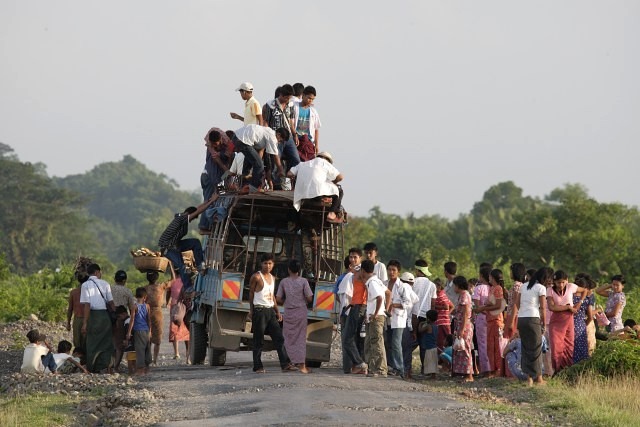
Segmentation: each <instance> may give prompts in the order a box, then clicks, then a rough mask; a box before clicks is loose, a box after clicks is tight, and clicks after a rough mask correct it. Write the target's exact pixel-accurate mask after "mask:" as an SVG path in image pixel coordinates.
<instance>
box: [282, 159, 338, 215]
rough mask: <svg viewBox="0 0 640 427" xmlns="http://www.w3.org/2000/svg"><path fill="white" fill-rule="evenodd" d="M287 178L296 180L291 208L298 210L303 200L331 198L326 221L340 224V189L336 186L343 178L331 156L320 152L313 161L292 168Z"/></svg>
mask: <svg viewBox="0 0 640 427" xmlns="http://www.w3.org/2000/svg"><path fill="white" fill-rule="evenodd" d="M287 176H288V177H289V178H294V177H295V178H296V186H295V189H294V191H293V207H294V208H296V210H298V211H299V210H300V206H301V205H302V200H303V199H313V198H315V197H320V196H329V197H331V200H332V201H331V208H329V213H328V214H327V221H329V222H340V221H341V218H339V217H338V213H339V212H340V205H341V203H342V188H341V187H340V186H339V185H337V184H338V182H340V181H342V179H343V176H342V174H341V173H340V172H339V171H338V169H336V168H335V167H334V166H333V157H331V154H330V153H328V152H326V151H322V152H320V153H318V155H317V156H316V158H315V159H312V160H309V161H307V162H302V163H300V164H298V166H296V167H293V168H291V169H290V170H289V173H288V174H287Z"/></svg>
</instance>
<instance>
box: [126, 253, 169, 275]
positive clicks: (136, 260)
mask: <svg viewBox="0 0 640 427" xmlns="http://www.w3.org/2000/svg"><path fill="white" fill-rule="evenodd" d="M131 256H132V257H133V265H134V266H135V267H136V268H137V269H138V271H140V272H141V273H146V272H147V271H159V272H160V273H164V272H165V271H167V266H168V265H169V260H168V259H167V258H165V257H163V256H162V254H161V253H160V252H156V251H152V250H151V249H147V248H144V247H143V248H140V249H136V250H135V251H131Z"/></svg>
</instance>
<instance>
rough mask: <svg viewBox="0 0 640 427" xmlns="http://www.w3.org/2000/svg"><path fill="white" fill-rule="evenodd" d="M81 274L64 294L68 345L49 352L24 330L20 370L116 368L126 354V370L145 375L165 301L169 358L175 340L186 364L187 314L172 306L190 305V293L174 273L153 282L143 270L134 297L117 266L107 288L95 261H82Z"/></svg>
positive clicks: (40, 338) (154, 355)
mask: <svg viewBox="0 0 640 427" xmlns="http://www.w3.org/2000/svg"><path fill="white" fill-rule="evenodd" d="M86 273H87V275H85V276H83V275H79V276H78V284H79V286H78V287H77V288H74V289H73V290H72V291H71V292H70V294H69V302H68V309H67V322H66V327H67V330H68V331H71V332H72V336H73V340H72V341H73V344H72V343H70V342H68V341H66V340H63V341H60V342H59V343H58V348H57V350H58V352H57V353H54V352H53V347H52V345H51V344H50V343H49V342H48V341H47V339H46V336H45V335H43V334H41V333H40V332H39V331H38V330H31V331H29V333H28V334H27V338H28V340H29V343H30V344H29V345H28V346H27V348H26V349H25V353H24V356H23V363H22V367H21V371H22V372H27V373H36V372H40V373H73V372H84V373H89V372H91V373H113V372H119V371H120V365H121V363H122V360H123V356H124V355H125V354H127V364H128V371H129V373H132V374H145V373H147V372H148V370H149V367H150V366H152V365H156V364H157V361H158V354H159V350H160V343H161V342H162V338H163V335H164V332H163V325H164V319H163V314H162V307H163V306H164V305H166V303H167V300H168V306H169V309H170V313H172V315H171V322H170V330H169V336H168V338H169V342H172V343H173V348H174V352H175V355H174V358H175V359H179V358H180V353H179V349H178V343H179V342H181V341H182V342H184V343H185V348H186V360H187V363H189V339H190V337H189V329H188V327H187V325H188V323H189V316H190V312H189V310H184V311H183V312H181V313H180V315H179V316H175V315H174V311H175V310H173V308H174V307H176V306H178V305H180V304H181V305H183V306H184V307H191V298H192V296H193V295H192V292H190V291H189V290H188V289H186V288H185V287H184V286H183V282H182V279H181V278H180V277H179V276H177V277H175V278H174V279H172V280H170V281H168V282H162V283H158V279H159V277H160V276H159V273H158V272H157V271H148V272H147V273H146V278H147V281H148V285H147V286H144V287H139V288H137V289H136V291H135V296H134V295H133V293H132V292H131V290H130V289H129V288H128V287H127V286H126V282H127V273H126V272H125V271H123V270H119V271H118V272H116V274H115V276H114V285H113V286H112V285H110V284H109V283H108V282H107V281H105V280H103V279H102V272H101V269H100V266H99V265H97V264H90V265H88V266H87V269H86ZM72 350H73V351H72ZM67 359H68V361H67Z"/></svg>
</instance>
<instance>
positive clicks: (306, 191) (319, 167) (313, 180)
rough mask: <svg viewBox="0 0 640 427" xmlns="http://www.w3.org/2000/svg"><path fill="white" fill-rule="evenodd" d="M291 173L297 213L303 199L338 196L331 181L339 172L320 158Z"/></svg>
mask: <svg viewBox="0 0 640 427" xmlns="http://www.w3.org/2000/svg"><path fill="white" fill-rule="evenodd" d="M291 173H292V174H293V175H295V176H296V188H295V190H294V191H293V207H294V208H296V210H298V211H299V210H300V206H301V205H302V200H303V199H313V198H314V197H318V196H337V195H338V186H337V185H336V184H334V183H333V180H335V179H336V178H337V177H338V175H340V172H338V169H336V168H335V167H334V166H333V165H332V164H331V163H329V162H328V161H326V160H325V159H323V158H322V157H316V158H315V159H313V160H309V161H308V162H302V163H300V164H298V165H297V166H295V167H292V168H291ZM385 274H386V272H385Z"/></svg>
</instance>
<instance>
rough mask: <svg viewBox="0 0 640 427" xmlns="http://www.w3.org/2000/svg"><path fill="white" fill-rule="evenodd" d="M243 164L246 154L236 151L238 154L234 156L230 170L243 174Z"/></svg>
mask: <svg viewBox="0 0 640 427" xmlns="http://www.w3.org/2000/svg"><path fill="white" fill-rule="evenodd" d="M243 165H244V154H242V153H236V156H235V157H234V158H233V163H232V164H231V168H229V172H231V173H235V174H236V175H242V166H243Z"/></svg>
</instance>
